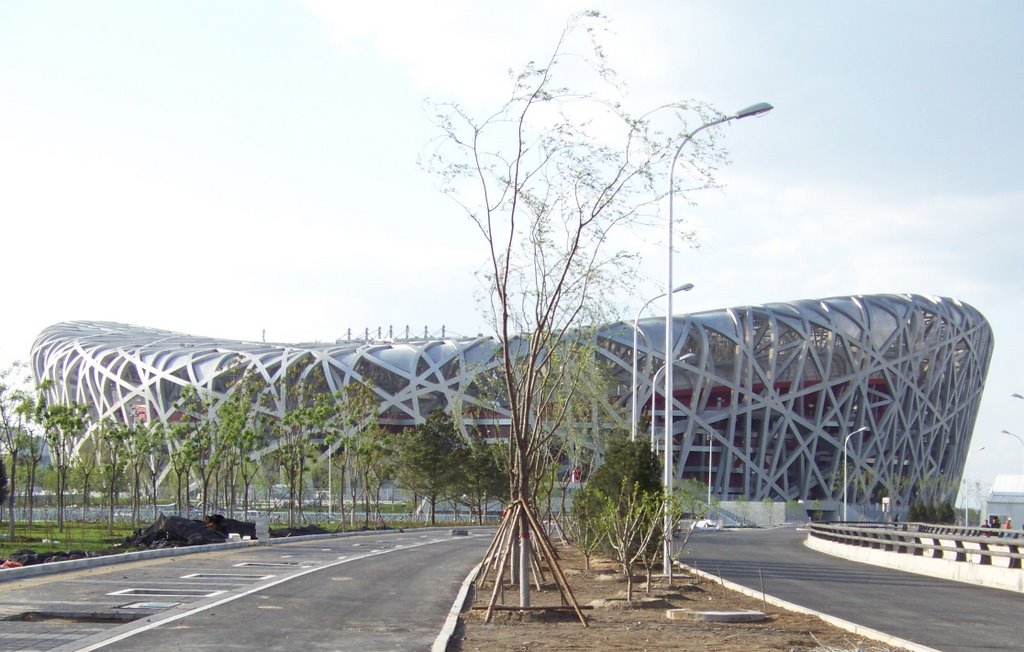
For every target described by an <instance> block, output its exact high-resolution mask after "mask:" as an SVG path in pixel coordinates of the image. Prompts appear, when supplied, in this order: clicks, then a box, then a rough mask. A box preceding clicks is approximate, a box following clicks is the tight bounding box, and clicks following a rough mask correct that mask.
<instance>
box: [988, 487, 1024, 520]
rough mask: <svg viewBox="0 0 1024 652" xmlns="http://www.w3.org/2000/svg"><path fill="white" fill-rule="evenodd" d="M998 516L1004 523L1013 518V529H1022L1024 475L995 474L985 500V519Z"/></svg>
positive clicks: (1023, 516) (1023, 518)
mask: <svg viewBox="0 0 1024 652" xmlns="http://www.w3.org/2000/svg"><path fill="white" fill-rule="evenodd" d="M990 516H998V517H999V520H1000V521H1002V522H1003V523H1004V524H1005V523H1006V519H1007V518H1010V519H1012V520H1013V529H1014V530H1024V475H997V476H996V479H995V482H993V483H992V489H991V490H990V491H989V492H988V500H987V501H986V502H985V519H986V520H988V517H990Z"/></svg>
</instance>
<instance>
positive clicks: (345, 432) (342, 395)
mask: <svg viewBox="0 0 1024 652" xmlns="http://www.w3.org/2000/svg"><path fill="white" fill-rule="evenodd" d="M303 368H308V367H306V366H304V365H299V364H297V365H293V367H292V369H293V370H294V371H292V372H290V373H289V374H288V375H287V377H286V378H285V379H284V380H283V381H282V382H280V383H278V384H277V385H276V386H270V385H269V384H268V383H266V382H265V381H264V380H263V379H262V378H261V377H259V376H257V375H255V374H247V373H245V372H239V373H235V374H229V375H230V376H233V377H234V383H233V387H232V388H231V389H232V391H230V392H228V393H227V398H226V399H223V400H221V401H219V402H218V401H217V400H216V398H215V396H214V394H213V393H212V392H207V391H204V390H203V389H199V388H196V387H191V386H189V387H185V388H183V390H182V392H181V395H180V397H179V398H178V400H177V401H176V403H175V417H174V418H173V419H172V420H171V421H170V422H169V423H166V424H165V423H162V422H160V421H157V420H152V421H146V420H144V419H131V418H130V419H129V422H128V423H123V422H119V421H114V420H111V419H105V420H102V421H99V422H96V421H95V420H94V419H92V418H91V415H90V413H89V410H88V409H87V407H86V406H85V405H82V404H78V403H74V402H71V403H66V404H65V403H58V402H51V401H49V400H48V399H47V396H48V394H47V390H49V389H50V387H49V385H48V384H47V383H44V384H42V385H41V386H39V387H38V388H36V390H35V391H30V390H26V389H24V387H26V386H28V385H27V381H26V380H25V379H21V378H18V377H17V376H18V374H19V373H23V368H22V367H20V366H15V367H12V368H10V369H7V370H5V371H2V372H0V428H2V439H0V446H2V447H3V451H4V452H5V453H6V455H7V460H9V462H10V465H9V466H10V469H11V471H10V474H9V475H10V482H9V486H10V491H9V492H8V495H7V496H6V505H7V507H8V509H7V512H8V517H9V518H8V520H9V523H8V532H9V536H11V537H12V538H13V536H14V527H15V498H16V495H17V493H18V492H17V491H16V489H20V491H21V494H22V495H23V496H24V506H25V507H27V510H28V519H29V522H30V524H31V520H32V518H33V516H32V515H33V509H34V501H35V497H36V491H35V489H36V488H37V487H39V486H40V485H41V484H43V485H45V486H47V487H48V488H50V489H52V491H53V495H54V497H55V500H56V514H57V521H58V527H59V528H60V529H63V527H64V518H65V515H66V514H67V512H68V505H67V502H68V498H69V496H72V495H78V494H79V492H80V495H81V500H82V507H83V513H84V511H86V510H88V508H89V501H90V497H91V496H93V495H94V494H95V493H97V492H102V494H103V496H104V498H103V502H104V503H105V504H106V506H107V507H108V522H109V524H110V526H111V528H112V527H113V522H114V515H115V509H116V508H117V507H118V506H119V505H120V504H121V502H122V500H121V498H122V497H124V496H125V494H126V495H127V497H128V500H129V501H130V506H131V514H132V521H133V523H135V522H137V520H138V518H139V514H140V508H141V505H142V504H143V502H144V500H145V498H146V496H147V495H148V498H149V500H150V502H151V505H152V507H153V511H154V513H155V512H156V510H157V499H158V495H159V491H158V489H159V487H160V485H161V483H165V484H166V485H173V497H174V501H175V504H176V506H177V509H178V512H179V514H189V513H191V511H192V507H193V504H192V498H193V496H196V497H197V503H196V507H198V508H199V509H201V510H202V511H203V512H205V513H212V512H215V511H223V512H227V513H228V514H229V515H231V516H234V515H235V512H236V511H237V510H241V511H242V512H243V513H245V512H248V511H249V510H250V507H251V506H252V505H251V504H250V500H251V497H252V495H253V487H254V485H255V484H256V483H257V482H261V483H262V484H263V486H265V487H266V488H267V489H268V493H267V496H268V498H269V495H270V492H269V488H270V487H271V486H273V485H275V484H284V485H285V486H286V487H287V500H286V502H287V510H288V523H289V525H295V524H296V523H298V522H299V521H301V520H304V518H305V517H304V514H303V509H304V500H303V497H305V496H307V495H309V493H310V487H315V488H317V489H322V488H323V487H324V485H325V484H326V485H327V486H328V491H330V490H331V489H335V488H336V489H335V490H334V491H333V492H331V493H332V495H330V496H329V497H328V500H329V501H331V503H332V504H334V503H335V502H337V503H338V504H339V506H340V518H341V520H342V522H344V521H345V519H346V514H347V515H348V516H349V517H350V522H351V523H353V524H354V523H355V514H356V512H357V511H358V508H357V505H358V504H359V503H360V502H361V507H362V512H363V522H364V525H369V524H370V523H371V521H382V520H383V515H382V513H381V492H382V487H384V486H385V485H386V484H400V485H401V486H402V487H403V488H404V489H405V490H406V491H407V492H408V493H411V494H412V495H413V497H415V496H424V497H425V498H426V500H427V503H428V504H429V506H430V518H431V521H432V522H433V521H434V520H435V518H436V516H435V514H436V505H437V503H438V501H439V500H442V499H443V500H448V501H452V502H454V503H460V504H464V505H466V506H467V507H468V508H469V509H470V510H471V511H472V512H473V513H475V514H476V515H477V517H478V518H479V519H480V520H481V521H482V519H483V517H484V513H485V510H486V505H487V503H488V502H489V501H491V500H494V499H501V498H503V497H505V496H507V493H508V482H507V479H506V478H507V476H506V475H505V470H504V463H505V462H506V460H507V447H502V446H500V445H498V444H488V443H485V442H484V441H483V440H482V439H481V438H479V437H476V436H475V435H473V434H472V433H463V432H461V431H460V430H459V428H458V427H457V426H456V424H455V422H454V421H453V419H452V418H451V416H450V415H447V414H444V413H442V412H437V413H435V414H432V415H430V417H429V418H428V419H427V420H426V422H425V423H423V424H421V425H420V426H418V427H416V428H415V429H413V430H411V431H405V432H401V433H394V432H392V431H390V430H388V429H387V428H385V427H383V426H381V424H380V422H379V419H378V415H377V412H378V409H379V403H378V401H377V399H376V397H375V394H374V392H373V389H372V387H370V386H369V385H366V384H358V383H353V384H349V385H347V386H346V387H345V388H344V390H343V391H341V392H338V393H335V394H331V393H329V392H327V391H325V385H326V384H325V383H324V382H323V377H322V375H318V374H317V372H313V373H308V374H307V375H306V376H300V372H299V370H300V369H303ZM86 435H88V436H86ZM44 442H45V447H44V445H43V444H44ZM44 448H45V451H47V452H48V453H49V465H48V466H44V465H43V460H44ZM22 477H23V478H24V479H23V480H22V479H21V478H22ZM334 478H337V484H334V483H333V482H332V480H333V479H334ZM325 481H326V482H325ZM3 484H4V487H5V489H6V487H7V485H8V483H3ZM346 489H347V492H348V500H347V501H346ZM165 494H166V492H165ZM165 497H166V496H165Z"/></svg>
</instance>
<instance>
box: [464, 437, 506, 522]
mask: <svg viewBox="0 0 1024 652" xmlns="http://www.w3.org/2000/svg"><path fill="white" fill-rule="evenodd" d="M506 450H507V446H506V445H505V444H502V443H498V442H487V441H484V440H483V439H482V438H480V437H478V436H475V435H474V436H471V437H470V440H469V444H468V445H467V446H466V447H465V448H464V449H463V450H462V453H461V454H460V458H461V461H459V462H458V464H457V474H456V478H455V486H454V490H455V494H456V495H457V497H458V499H459V500H461V501H462V502H463V504H465V505H466V506H467V507H468V508H469V510H470V513H472V514H476V519H477V523H479V524H481V525H483V522H484V517H485V516H486V512H487V505H488V504H489V503H490V502H491V501H492V500H497V501H498V502H501V503H505V502H507V501H508V473H507V472H506V471H505V469H504V468H503V467H502V463H503V462H504V461H505V460H506V459H507V458H508V455H507V453H506Z"/></svg>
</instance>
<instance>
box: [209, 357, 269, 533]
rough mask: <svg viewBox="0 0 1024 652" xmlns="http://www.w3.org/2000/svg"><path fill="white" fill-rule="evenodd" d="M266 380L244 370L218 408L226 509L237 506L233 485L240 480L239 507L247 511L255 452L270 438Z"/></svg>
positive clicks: (256, 463) (256, 461) (256, 466)
mask: <svg viewBox="0 0 1024 652" xmlns="http://www.w3.org/2000/svg"><path fill="white" fill-rule="evenodd" d="M269 401H270V397H269V396H268V392H267V383H266V381H265V380H264V379H263V377H262V376H260V375H259V374H257V373H252V372H247V373H245V374H243V375H242V377H241V378H240V379H239V380H238V381H237V382H236V383H235V385H234V387H233V390H232V392H231V393H230V394H229V396H228V398H227V400H225V401H224V403H223V404H221V406H220V409H219V410H218V417H219V420H218V427H219V428H220V439H221V443H222V444H223V446H224V451H225V457H226V463H225V464H224V465H223V466H224V467H225V471H226V473H227V478H226V483H227V486H228V487H229V491H230V496H229V497H228V501H227V502H228V505H229V513H230V515H231V516H232V517H234V510H235V508H236V506H237V502H238V501H237V495H236V487H237V486H238V484H239V481H240V483H241V487H240V488H241V493H242V511H243V513H246V512H248V511H249V494H250V489H251V487H252V483H253V480H254V479H255V477H256V474H257V473H258V472H259V466H260V461H259V459H257V454H258V452H259V451H261V450H262V449H263V448H264V447H265V446H266V444H267V442H268V441H269V439H270V432H271V429H272V427H273V426H272V419H271V416H270V414H269V412H270V409H271V408H270V404H269Z"/></svg>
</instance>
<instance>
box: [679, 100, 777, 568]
mask: <svg viewBox="0 0 1024 652" xmlns="http://www.w3.org/2000/svg"><path fill="white" fill-rule="evenodd" d="M771 110H772V105H771V104H768V103H767V102H760V103H758V104H754V105H753V106H748V107H747V108H745V109H743V110H741V111H738V112H736V113H734V114H733V115H729V116H725V117H723V118H719V119H718V120H712V121H711V122H706V123H704V124H702V125H701V126H699V127H697V128H696V129H694V130H693V131H691V132H690V133H688V134H686V135H685V136H683V140H682V142H681V143H679V147H678V148H677V149H676V153H675V155H674V156H673V157H672V165H671V166H670V167H669V172H668V239H667V240H666V242H667V245H666V246H667V247H668V270H667V272H668V276H667V280H666V283H665V294H666V296H665V360H666V361H668V360H670V359H671V358H672V351H673V346H672V345H673V342H672V287H673V285H674V282H673V280H672V237H673V236H672V225H673V222H674V221H675V213H674V212H673V199H674V197H675V189H676V183H675V173H676V161H677V160H679V154H680V153H682V151H683V148H684V147H686V144H687V143H688V142H690V141H691V140H693V138H694V136H696V135H697V134H698V133H700V132H701V131H704V130H705V129H707V128H709V127H714V126H716V125H720V124H724V123H726V122H730V121H732V120H740V119H742V118H750V117H753V116H757V115H763V114H765V113H768V112H769V111H771ZM665 367H666V369H667V371H666V372H665V469H664V471H665V476H664V484H665V500H666V504H665V508H666V509H665V522H664V530H665V532H664V538H665V541H664V547H663V549H662V556H663V557H664V559H663V562H664V563H663V566H662V571H663V572H664V573H665V575H666V576H668V575H671V573H672V526H673V523H672V515H671V514H669V511H670V510H669V509H668V502H667V501H668V497H669V496H670V495H671V494H672V477H673V475H674V473H675V471H674V469H673V468H672V467H673V464H672V402H673V399H672V365H670V364H666V365H665Z"/></svg>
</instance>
